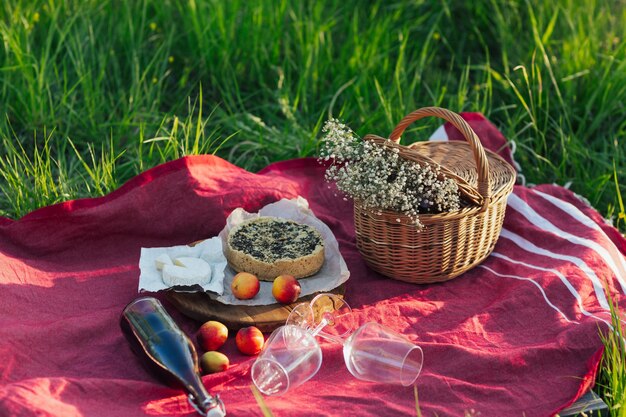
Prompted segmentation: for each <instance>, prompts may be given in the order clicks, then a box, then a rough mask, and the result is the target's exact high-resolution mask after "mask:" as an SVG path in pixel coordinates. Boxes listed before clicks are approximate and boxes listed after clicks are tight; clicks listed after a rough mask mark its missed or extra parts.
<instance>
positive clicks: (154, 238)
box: [0, 114, 626, 417]
mask: <svg viewBox="0 0 626 417" xmlns="http://www.w3.org/2000/svg"><path fill="white" fill-rule="evenodd" d="M464 117H465V118H466V119H467V120H468V121H469V122H470V124H471V125H472V127H473V128H474V129H475V130H476V131H477V133H478V135H479V136H480V137H481V140H482V141H483V143H484V144H485V145H486V146H487V147H489V148H491V149H492V150H497V151H500V152H502V153H503V156H505V157H506V158H509V160H510V152H509V151H508V149H506V148H505V147H504V145H505V139H504V138H503V137H502V135H501V134H500V133H499V132H498V131H497V129H495V127H494V126H493V125H492V124H491V123H489V122H488V121H487V120H485V119H484V118H483V117H482V116H480V115H476V114H465V115H464ZM441 133H443V139H448V138H449V139H458V138H457V135H458V132H455V129H454V128H451V127H450V126H447V125H446V127H445V128H444V129H443V130H441ZM440 139H441V138H440ZM298 195H301V196H303V197H305V198H306V199H308V201H309V204H310V206H311V208H312V209H313V211H314V212H315V214H316V215H317V216H318V217H319V218H320V219H321V220H322V221H324V222H325V223H326V224H327V225H328V226H329V227H330V228H331V229H332V230H333V232H334V234H335V235H336V237H337V240H338V241H339V245H340V249H341V252H342V254H343V256H344V258H345V260H346V262H347V265H348V268H349V269H350V271H351V278H350V280H349V281H348V283H347V284H348V285H347V292H346V299H347V300H348V302H349V303H350V305H351V306H352V307H353V309H354V312H355V314H357V315H358V317H359V320H360V321H361V322H362V323H364V322H367V321H378V322H382V323H384V324H386V325H387V326H389V327H391V328H393V329H395V330H396V331H398V332H401V333H402V334H404V335H406V336H407V337H408V338H410V339H411V340H413V341H415V342H416V343H418V344H419V345H420V346H422V348H423V350H424V356H425V362H424V368H423V371H422V374H421V375H420V377H419V378H418V380H417V387H418V390H419V399H420V401H419V403H420V406H421V411H422V415H423V416H440V417H443V416H463V415H465V414H468V413H470V414H471V413H473V415H481V416H526V417H533V416H550V415H553V414H554V413H555V412H557V411H558V410H560V409H562V408H564V407H566V406H567V405H569V404H570V403H572V402H573V401H574V400H575V399H576V398H578V397H579V396H580V395H581V394H582V393H584V392H585V391H586V390H587V389H589V387H590V386H591V385H592V384H593V381H594V376H595V374H596V368H597V365H598V362H599V360H600V357H601V352H602V343H601V341H600V337H599V330H606V329H607V328H608V323H609V322H610V315H609V313H608V298H609V297H617V298H618V300H619V302H620V304H621V305H622V308H624V307H626V304H625V303H624V301H625V298H624V293H625V290H626V288H625V283H624V281H625V278H626V261H625V258H624V254H625V253H626V241H625V240H624V239H623V237H622V236H621V235H620V234H619V233H618V232H617V231H616V230H615V229H614V228H612V227H610V226H608V225H607V224H606V223H605V222H604V220H603V218H602V217H601V216H600V215H599V214H598V213H597V212H596V211H595V210H593V209H592V208H590V207H589V206H588V205H587V204H586V203H584V202H583V201H581V200H580V199H579V198H577V196H575V195H574V194H573V193H572V192H570V191H568V190H566V189H564V188H562V187H558V186H553V185H541V186H537V187H533V188H527V187H522V186H517V187H516V188H515V190H514V193H513V195H512V196H511V197H510V199H509V205H508V209H507V213H506V218H505V222H504V230H503V232H502V235H501V237H500V239H499V241H498V243H497V246H496V248H495V251H494V253H493V254H492V255H491V256H490V257H489V258H488V259H487V260H486V261H485V262H483V264H482V265H480V266H478V267H476V268H474V269H473V270H471V271H469V272H467V273H466V274H464V275H462V276H460V277H458V278H456V279H454V280H451V281H449V282H446V283H441V284H432V285H412V284H408V283H403V282H399V281H394V280H391V279H388V278H385V277H383V276H381V275H379V274H377V273H374V272H372V271H371V270H369V269H368V268H367V266H366V265H365V263H364V262H363V260H362V258H361V257H360V255H359V253H358V251H357V248H356V244H355V233H354V226H353V220H352V204H351V203H350V202H346V201H344V200H343V199H342V198H340V197H339V198H338V197H335V196H334V193H333V191H332V190H329V189H328V186H327V184H326V183H325V182H324V180H323V167H321V166H319V165H318V164H317V162H316V161H315V160H314V159H298V160H291V161H285V162H280V163H276V164H273V165H270V166H269V167H267V168H266V169H264V170H262V171H261V172H259V173H257V174H254V173H250V172H247V171H245V170H243V169H240V168H238V167H236V166H234V165H231V164H230V163H228V162H226V161H224V160H222V159H220V158H218V157H214V156H195V157H186V158H182V159H179V160H176V161H172V162H169V163H166V164H163V165H160V166H158V167H156V168H154V169H151V170H149V171H147V172H145V173H143V174H141V175H139V176H137V177H135V178H133V179H132V180H130V181H129V182H128V183H126V184H125V185H124V186H122V187H121V188H120V189H118V190H116V191H115V192H113V193H111V194H109V195H107V196H104V197H101V198H94V199H83V200H76V201H69V202H66V203H62V204H58V205H54V206H50V207H45V208H42V209H40V210H36V211H35V212H33V213H31V214H29V215H27V216H25V217H23V218H21V219H19V220H17V221H13V220H10V219H6V218H0V285H1V291H0V320H1V325H0V340H1V341H2V342H1V343H0V415H1V416H63V417H73V416H107V417H116V416H120V417H133V416H183V415H184V416H187V415H188V416H192V415H194V413H193V409H192V408H191V406H190V405H189V404H188V402H187V399H186V397H185V395H184V394H183V393H182V392H181V391H179V390H175V389H171V388H168V387H166V386H164V385H162V384H161V383H160V382H159V381H157V380H155V379H153V377H152V376H151V375H150V374H148V373H147V372H146V371H145V370H144V368H142V367H141V366H140V364H139V362H138V361H137V358H135V357H134V356H133V354H132V353H131V350H130V348H129V346H128V344H127V342H126V340H125V339H124V337H123V335H122V333H121V331H120V328H119V324H118V323H119V315H120V313H121V311H122V309H123V307H124V306H125V305H126V304H127V303H128V302H130V301H131V300H133V299H134V298H136V297H137V285H138V276H139V267H138V261H139V254H140V248H141V247H155V246H172V245H179V244H185V243H188V242H193V241H196V240H198V239H204V238H208V237H211V236H214V235H216V234H217V233H218V232H219V231H220V230H221V229H222V227H223V226H224V222H225V219H226V217H227V216H228V214H229V213H230V212H231V211H232V210H234V209H235V208H237V207H243V208H244V209H246V210H247V211H250V212H254V211H257V210H258V209H259V208H260V207H262V206H264V205H266V204H268V203H270V202H273V201H276V200H278V199H280V198H283V197H286V198H293V197H296V196H298ZM158 297H159V298H161V299H163V297H162V296H160V295H158ZM164 304H165V306H166V308H167V309H168V311H169V312H170V313H171V314H172V316H173V317H174V318H175V320H176V321H177V322H178V323H179V325H180V326H181V327H182V328H183V330H185V331H186V332H187V333H188V334H189V335H191V336H193V335H194V333H195V332H196V331H197V329H198V328H199V326H200V324H201V323H197V322H194V321H192V320H190V319H188V318H186V317H184V316H182V315H181V314H180V313H178V312H177V311H176V310H175V309H174V308H173V307H172V305H171V304H168V303H167V301H165V300H164ZM322 349H323V355H324V357H323V363H322V367H321V369H320V371H319V373H318V374H317V375H316V376H315V377H313V378H312V379H311V380H310V381H308V382H307V383H305V384H304V385H302V386H300V387H298V388H296V389H294V390H293V391H290V392H289V393H288V394H286V395H284V396H281V397H266V404H267V405H268V406H269V408H270V409H271V410H272V411H273V413H274V414H275V415H276V416H290V415H294V416H296V415H297V416H304V415H307V416H344V415H355V416H356V415H359V416H385V415H406V414H411V415H414V413H415V401H414V395H413V388H412V387H408V388H405V387H399V386H391V385H384V384H378V383H369V382H363V381H359V380H356V379H355V378H353V377H352V376H351V375H350V373H349V372H348V370H347V369H346V367H345V365H344V361H343V355H342V350H341V346H338V345H334V344H331V343H325V342H322ZM223 351H225V353H226V354H227V355H228V356H229V357H230V359H231V364H232V366H231V368H230V369H229V370H228V371H226V372H223V373H219V374H215V375H211V376H205V377H203V381H204V382H205V385H206V386H207V387H208V388H209V390H210V391H211V392H212V393H219V394H220V396H221V397H222V399H223V401H224V403H225V405H226V409H227V412H228V415H233V416H248V415H261V411H260V408H259V407H258V406H257V404H256V402H255V400H254V397H253V395H252V392H251V390H250V385H251V379H250V373H249V371H250V366H251V365H252V363H253V360H254V359H253V358H250V357H246V356H243V355H241V354H239V353H238V352H237V350H236V348H235V343H234V340H233V338H232V337H231V338H229V340H228V342H227V343H226V345H225V347H224V348H223Z"/></svg>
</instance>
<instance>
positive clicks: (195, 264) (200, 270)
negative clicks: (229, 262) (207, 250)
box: [163, 257, 211, 286]
mask: <svg viewBox="0 0 626 417" xmlns="http://www.w3.org/2000/svg"><path fill="white" fill-rule="evenodd" d="M210 281H211V265H209V264H208V263H207V262H206V261H204V260H202V259H200V258H191V257H180V258H176V259H174V262H173V264H171V265H167V264H166V265H164V266H163V282H164V283H165V284H167V285H169V286H175V285H184V286H190V285H204V284H208V283H209V282H210Z"/></svg>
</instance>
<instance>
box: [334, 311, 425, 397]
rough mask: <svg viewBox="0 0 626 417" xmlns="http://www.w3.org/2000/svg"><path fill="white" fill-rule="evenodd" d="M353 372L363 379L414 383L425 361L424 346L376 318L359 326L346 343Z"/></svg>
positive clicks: (405, 383) (345, 346) (346, 353)
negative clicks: (374, 320) (377, 320)
mask: <svg viewBox="0 0 626 417" xmlns="http://www.w3.org/2000/svg"><path fill="white" fill-rule="evenodd" d="M343 357H344V360H345V362H346V366H347V367H348V370H349V371H350V373H351V374H352V375H354V376H355V377H356V378H358V379H361V380H363V381H372V382H383V383H388V384H400V385H403V386H405V387H407V386H409V385H413V383H414V382H415V380H416V379H417V377H418V376H419V374H420V372H421V370H422V365H423V363H424V352H423V351H422V348H420V347H419V346H417V345H415V344H413V342H411V341H410V340H409V339H407V338H406V337H404V336H403V335H401V334H398V333H396V332H395V331H393V330H391V329H390V328H388V327H386V326H383V325H382V324H379V323H376V322H369V323H365V324H364V325H362V326H361V327H359V328H358V329H357V330H356V331H355V332H354V333H353V334H352V335H351V336H350V337H349V338H348V339H347V340H346V341H345V342H344V344H343Z"/></svg>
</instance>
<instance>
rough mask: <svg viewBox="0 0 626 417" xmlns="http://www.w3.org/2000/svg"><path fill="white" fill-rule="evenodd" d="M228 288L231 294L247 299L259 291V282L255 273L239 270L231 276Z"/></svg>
mask: <svg viewBox="0 0 626 417" xmlns="http://www.w3.org/2000/svg"><path fill="white" fill-rule="evenodd" d="M230 288H231V289H232V291H233V295H234V296H235V297H237V298H238V299H240V300H249V299H250V298H254V296H255V295H257V294H258V293H259V289H260V288H261V284H260V283H259V279H258V278H257V277H256V275H253V274H250V273H248V272H240V273H238V274H237V275H235V277H234V278H233V282H232V284H230Z"/></svg>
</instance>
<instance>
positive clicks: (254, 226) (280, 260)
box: [224, 217, 324, 281]
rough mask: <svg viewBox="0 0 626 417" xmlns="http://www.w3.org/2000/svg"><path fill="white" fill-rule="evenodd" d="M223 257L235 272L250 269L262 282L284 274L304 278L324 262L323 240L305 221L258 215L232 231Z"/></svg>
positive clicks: (317, 269) (314, 271) (248, 270)
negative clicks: (302, 222)
mask: <svg viewBox="0 0 626 417" xmlns="http://www.w3.org/2000/svg"><path fill="white" fill-rule="evenodd" d="M224 256H226V259H227V260H228V264H229V265H230V266H231V267H232V268H233V269H234V270H235V271H237V272H249V273H251V274H254V275H256V276H257V277H258V278H259V279H260V280H262V281H274V279H275V278H276V277H277V276H279V275H284V274H288V275H293V276H294V277H296V278H305V277H308V276H311V275H313V274H315V273H316V272H317V271H319V270H320V268H321V267H322V265H323V264H324V241H323V239H322V236H321V235H320V233H319V232H318V231H317V230H315V229H314V228H313V227H311V226H308V225H306V224H301V223H296V222H294V221H292V220H287V219H281V218H278V217H259V218H257V219H252V220H247V221H245V222H243V223H241V224H239V225H237V226H235V227H234V228H233V229H232V230H231V231H230V232H229V234H228V239H227V244H226V246H225V248H224Z"/></svg>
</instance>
